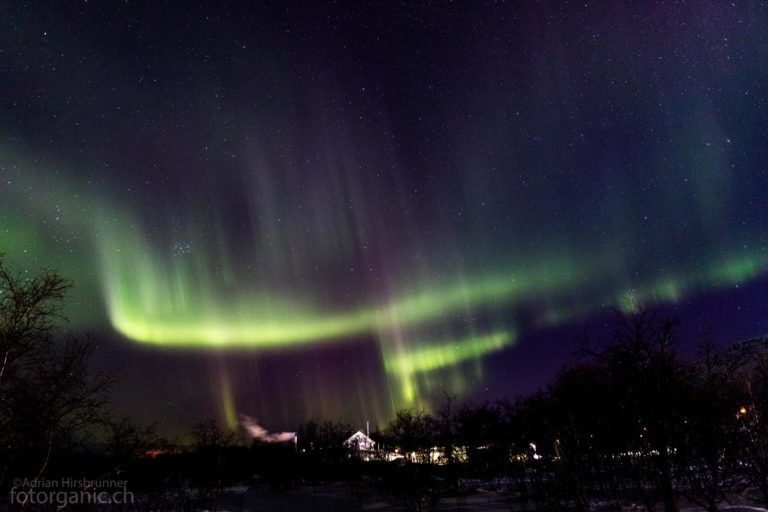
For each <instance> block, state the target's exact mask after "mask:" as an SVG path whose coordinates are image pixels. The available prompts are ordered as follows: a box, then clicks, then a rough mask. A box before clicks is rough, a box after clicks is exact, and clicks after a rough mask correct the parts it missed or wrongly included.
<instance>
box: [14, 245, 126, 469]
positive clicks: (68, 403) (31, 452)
mask: <svg viewBox="0 0 768 512" xmlns="http://www.w3.org/2000/svg"><path fill="white" fill-rule="evenodd" d="M69 287H70V284H69V283H68V282H67V281H66V280H64V279H63V278H62V277H61V276H59V275H58V274H56V273H54V272H51V271H43V272H41V273H40V274H38V275H35V276H32V277H27V276H24V277H18V276H16V275H14V273H13V272H12V271H11V269H10V268H9V267H8V266H6V265H5V264H4V263H3V261H2V260H1V259H0V439H2V440H3V442H2V444H0V465H2V466H0V484H2V482H3V480H4V479H5V478H7V477H8V471H9V470H10V469H11V468H13V469H14V471H17V472H18V473H17V474H14V475H13V476H14V477H17V476H19V475H20V474H31V475H32V476H40V475H42V474H43V473H44V471H45V470H46V468H47V466H48V463H49V461H50V459H51V456H52V455H53V454H54V451H55V449H56V447H57V446H60V445H61V444H62V443H64V442H66V441H67V440H68V439H70V438H71V437H72V436H73V435H75V434H76V433H78V432H80V431H82V430H83V429H85V428H86V427H88V426H90V425H92V424H94V423H95V422H97V420H99V419H100V413H101V411H102V406H103V405H104V404H105V402H106V401H107V399H108V392H109V390H110V388H111V385H112V384H113V378H112V377H109V376H106V375H104V374H101V373H94V372H93V371H91V369H90V368H89V366H88V363H89V360H90V357H91V354H92V352H93V350H94V342H93V340H92V339H90V338H80V337H75V336H72V335H69V336H62V335H57V332H56V329H55V327H56V325H57V322H64V321H65V320H66V319H65V318H64V317H63V316H62V307H63V302H64V298H65V295H66V292H67V290H68V289H69Z"/></svg>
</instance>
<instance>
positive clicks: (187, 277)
mask: <svg viewBox="0 0 768 512" xmlns="http://www.w3.org/2000/svg"><path fill="white" fill-rule="evenodd" d="M134 4H135V5H130V3H127V4H126V3H118V2H85V3H75V2H71V3H61V2H50V3H47V2H34V3H30V4H23V3H21V2H3V3H2V5H0V251H2V252H5V253H6V260H7V261H8V262H10V263H12V265H13V268H14V270H15V271H16V272H19V273H24V272H29V273H34V272H36V271H38V270H39V269H41V268H43V267H51V268H54V269H56V270H57V271H59V272H60V273H62V274H63V275H65V276H67V277H69V278H70V279H71V280H72V281H73V282H74V285H75V289H74V290H73V291H72V293H71V294H70V300H69V302H68V304H67V313H68V316H69V318H70V322H69V324H67V326H66V328H67V329H68V330H73V331H76V332H91V333H94V334H96V335H97V336H98V338H99V339H100V340H101V342H100V348H99V351H98V353H97V361H96V363H97V364H98V365H102V366H104V367H109V368H115V367H120V368H122V372H123V374H124V375H125V378H124V380H123V381H122V382H121V383H120V384H119V385H118V387H117V388H116V390H115V403H114V407H115V414H127V415H131V416H133V417H134V418H136V419H138V420H140V421H152V420H155V421H160V422H161V426H162V428H164V429H166V430H168V431H183V430H185V429H188V428H189V427H190V426H191V425H192V423H193V422H194V421H198V420H201V419H207V418H217V419H219V420H220V421H222V422H225V423H227V424H229V425H235V424H236V422H237V418H238V415H240V414H247V415H249V416H251V417H255V418H258V419H259V420H260V421H261V422H262V423H263V424H265V425H266V426H267V427H268V428H273V429H285V428H293V427H295V426H296V424H297V423H298V422H299V421H301V420H306V419H308V418H309V417H310V416H316V417H320V418H329V419H337V418H340V419H343V420H344V421H347V422H350V423H352V424H353V425H356V426H357V425H364V424H365V421H366V420H370V421H371V423H372V424H373V425H384V424H385V423H386V422H387V421H388V420H389V419H391V418H392V416H393V414H394V411H395V410H397V409H400V408H403V407H427V408H429V407H431V406H434V405H435V404H436V403H438V402H439V401H440V396H441V394H442V393H443V391H445V392H447V393H450V394H457V395H459V396H460V398H462V399H474V400H493V399H496V398H499V397H502V396H509V395H515V394H518V393H528V392H530V391H533V390H535V389H537V388H538V387H540V386H541V385H544V384H545V383H546V382H548V381H549V380H550V379H551V378H552V376H553V375H554V374H555V372H556V370H557V368H558V367H559V366H560V365H561V364H563V363H564V362H566V361H568V360H569V358H570V357H571V354H572V352H573V349H574V343H573V340H574V338H575V337H576V336H577V335H579V334H580V333H582V332H584V331H590V332H600V331H601V330H602V331H605V330H606V328H605V324H606V323H610V316H611V314H610V313H607V311H609V310H610V309H612V308H613V309H619V310H621V309H624V310H626V309H628V308H632V307H634V306H635V305H648V306H651V307H656V308H659V309H660V310H661V311H662V312H663V313H664V314H674V315H679V316H680V317H681V318H682V319H683V320H682V325H681V331H682V342H683V345H684V347H688V348H691V349H692V347H693V346H694V344H695V341H696V340H697V339H700V338H701V337H702V336H711V337H714V338H715V339H716V340H717V342H718V343H721V344H725V343H729V342H733V341H737V340H739V339H743V338H746V337H751V336H757V335H762V334H764V333H765V332H766V331H768V207H767V206H766V205H767V204H768V201H767V199H768V144H766V141H768V6H766V4H765V3H762V2H743V3H742V2H739V3H735V4H731V3H728V2H721V1H714V2H703V1H702V2H692V3H690V4H688V3H685V2H674V3H673V2H667V3H660V2H659V3H656V2H650V3H647V2H637V3H635V4H626V5H624V4H618V3H607V2H605V3H595V4H593V3H587V2H548V3H543V2H518V3H504V2H481V1H478V2H455V3H448V2H445V3H444V2H428V3H427V2H377V3H374V4H373V5H364V4H365V2H348V3H347V2H333V3H328V4H325V5H314V6H309V4H307V5H304V6H301V7H300V6H299V4H298V3H292V2H287V3H284V2H275V3H271V4H268V3H261V2H258V3H257V2H248V3H246V2H243V3H242V5H237V6H235V5H232V4H227V3H220V2H210V3H209V5H199V4H197V5H193V4H192V3H191V2H178V3H174V2H171V3H166V2H146V3H144V4H145V5H139V4H140V3H139V2H136V3H134ZM246 4H247V5H246ZM286 5H293V7H290V6H288V7H286Z"/></svg>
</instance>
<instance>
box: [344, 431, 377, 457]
mask: <svg viewBox="0 0 768 512" xmlns="http://www.w3.org/2000/svg"><path fill="white" fill-rule="evenodd" d="M344 447H345V448H351V449H353V450H360V451H366V452H367V451H371V450H375V449H376V441H374V440H373V439H371V438H370V437H368V436H367V435H365V434H363V432H362V431H361V430H358V431H357V432H355V433H354V434H352V435H351V436H350V438H349V439H347V440H346V441H344Z"/></svg>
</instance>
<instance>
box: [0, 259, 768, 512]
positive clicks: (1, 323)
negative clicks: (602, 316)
mask: <svg viewBox="0 0 768 512" xmlns="http://www.w3.org/2000/svg"><path fill="white" fill-rule="evenodd" d="M66 288H67V283H66V282H65V281H63V280H62V279H61V278H60V277H59V276H57V275H55V274H51V273H44V274H42V275H40V276H37V277H36V278H34V279H24V280H21V279H18V278H16V277H14V275H12V273H10V272H9V271H8V270H7V268H6V267H4V266H2V265H1V264H0V492H1V493H2V501H0V510H54V509H57V508H59V509H61V508H67V509H71V510H94V509H104V510H106V509H109V510H142V511H143V510H268V509H283V510H288V509H294V510H331V509H336V510H356V509H364V508H365V509H378V510H397V509H402V510H427V509H442V510H447V509H451V510H457V509H458V510H472V509H473V508H476V507H475V504H476V503H478V502H477V497H478V496H481V495H483V494H487V495H490V494H493V496H494V497H495V498H494V500H486V501H484V502H483V503H484V505H483V506H482V507H479V508H482V509H485V510H497V509H507V510H553V511H555V510H577V511H587V510H648V511H651V510H664V511H666V512H671V511H675V510H679V509H680V508H681V507H691V508H698V509H701V510H708V511H714V510H720V509H722V507H724V506H727V505H728V504H734V503H737V504H740V505H750V504H751V505H753V506H755V507H758V506H761V507H765V506H767V505H768V343H767V342H766V340H765V339H756V340H751V341H746V342H743V343H740V344H737V345H732V346H730V347H727V348H726V349H720V350H716V349H715V348H714V345H713V344H710V343H706V342H705V343H702V344H701V346H700V348H699V351H698V353H697V354H695V355H694V356H684V355H683V354H681V352H680V351H679V350H678V348H677V346H676V338H675V336H676V333H675V329H676V324H675V322H674V321H672V320H669V319H666V318H658V317H656V316H654V314H653V313H652V312H649V311H644V310H639V311H636V312H634V313H631V314H627V315H617V321H616V322H615V324H614V325H613V326H612V327H611V328H610V330H609V331H608V332H606V333H605V334H604V336H603V337H602V338H600V339H583V340H580V341H579V343H578V352H579V354H580V357H579V358H578V359H577V362H576V363H574V364H573V365H572V366H569V367H567V368H564V369H562V371H561V372H560V373H559V375H558V377H557V378H556V379H555V381H554V382H553V383H552V384H551V385H550V386H549V387H547V388H546V389H544V390H542V391H541V392H539V393H537V394H534V395H532V396H527V397H519V398H515V399H510V400H504V401H500V402H496V403H480V404H477V403H466V402H461V401H460V400H458V399H456V397H451V396H448V395H446V396H445V397H444V400H443V403H442V405H441V406H440V407H439V408H438V409H437V410H436V411H435V412H433V413H431V414H428V413H426V412H425V411H417V410H403V411H400V412H399V413H398V414H397V416H396V418H395V419H394V420H393V421H392V422H391V424H390V425H389V426H388V427H387V428H386V429H384V430H383V431H381V432H376V433H373V434H371V437H372V438H373V439H374V440H375V441H376V443H377V445H376V449H374V450H358V449H355V447H350V446H345V444H344V442H345V440H346V439H348V437H349V436H350V435H351V434H352V433H353V431H352V429H351V428H349V426H347V425H344V424H341V423H333V422H328V421H319V420H313V421H310V422H308V423H306V424H305V425H302V426H301V427H300V428H299V429H298V437H297V439H296V441H295V442H288V443H264V442H259V441H255V440H251V439H246V438H245V437H244V436H243V433H241V432H228V431H225V430H224V429H222V428H220V427H219V426H218V425H217V424H216V423H215V422H207V423H201V424H198V425H196V426H195V427H194V428H193V431H192V433H191V435H190V437H189V439H190V440H191V441H189V442H186V443H178V442H170V441H167V440H163V439H161V438H160V437H159V436H157V435H156V433H155V432H154V430H153V428H152V427H139V426H137V425H135V424H133V423H132V422H131V421H130V419H127V418H126V419H121V420H117V421H115V420H114V419H109V418H110V415H108V414H107V410H108V409H107V406H108V395H109V391H110V387H111V385H112V379H111V378H110V377H108V376H104V375H98V374H94V373H93V372H90V371H89V369H88V359H89V355H90V354H91V352H92V350H93V344H92V341H91V340H88V339H79V338H72V337H69V338H67V337H65V336H60V335H58V334H57V333H56V332H55V329H54V325H55V322H56V320H57V316H58V314H59V311H60V307H61V304H62V300H63V298H64V294H65V291H66ZM82 477H84V478H86V479H88V480H90V481H92V482H93V481H95V482H100V481H115V480H117V481H124V482H125V487H126V488H127V490H128V491H130V500H129V501H128V502H126V503H115V502H113V503H111V504H101V505H94V504H92V503H86V504H83V501H80V502H76V501H75V500H70V501H68V502H67V504H66V507H61V506H60V504H56V503H51V502H49V503H47V504H44V505H39V504H37V505H36V504H30V503H28V502H27V503H20V502H19V500H18V494H16V495H15V496H16V498H14V494H13V493H14V490H15V491H18V490H19V488H20V487H22V488H23V487H25V486H26V487H29V486H31V485H34V484H33V483H30V482H34V481H35V479H38V480H40V479H48V481H54V482H58V485H59V486H61V485H62V482H64V480H65V479H66V478H82ZM24 479H27V480H24ZM99 485H101V484H98V483H95V484H94V483H88V482H81V483H77V484H73V486H70V487H69V488H68V489H67V490H68V491H73V490H87V489H89V488H91V487H94V486H99ZM306 489H310V492H311V493H314V494H312V496H314V497H312V498H311V499H309V501H302V499H303V498H301V496H302V495H301V494H300V493H299V494H297V490H303V491H302V492H306ZM323 492H325V495H324V494H323ZM281 496H282V498H281ZM281 500H282V501H281ZM290 500H294V501H290ZM323 500H326V501H323ZM289 501H290V503H292V505H290V506H289V505H287V503H289ZM291 507H293V508H291Z"/></svg>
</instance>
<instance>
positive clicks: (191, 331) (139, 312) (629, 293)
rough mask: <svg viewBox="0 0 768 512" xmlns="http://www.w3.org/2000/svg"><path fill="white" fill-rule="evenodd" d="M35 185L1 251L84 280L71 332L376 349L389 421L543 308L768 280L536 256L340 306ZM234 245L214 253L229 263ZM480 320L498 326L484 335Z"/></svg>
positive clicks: (14, 186) (754, 265)
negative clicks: (104, 320) (178, 246)
mask: <svg viewBox="0 0 768 512" xmlns="http://www.w3.org/2000/svg"><path fill="white" fill-rule="evenodd" d="M6 161H7V162H12V163H6V164H5V165H10V166H14V168H15V169H21V168H24V167H27V168H31V167H34V168H46V165H51V164H41V163H39V162H29V161H25V160H24V159H23V158H20V157H18V156H10V157H9V156H8V154H6ZM30 175H34V173H28V172H17V173H16V174H15V176H16V179H15V180H12V181H9V182H8V183H5V184H3V189H2V190H0V192H2V194H3V197H4V199H6V200H4V201H3V203H2V204H1V205H0V216H2V218H4V219H10V221H8V222H6V223H5V224H4V225H3V226H2V229H0V249H2V250H3V251H6V252H8V253H9V258H10V259H11V261H12V262H14V261H15V262H16V263H17V264H21V262H24V265H25V266H27V267H29V266H30V265H29V262H30V261H33V262H37V263H39V264H40V265H42V266H50V267H53V268H56V269H57V270H59V271H60V272H61V273H63V274H65V275H72V276H75V278H76V281H77V283H76V284H77V285H78V289H77V294H76V300H74V301H73V302H74V304H73V305H72V307H71V309H70V310H69V315H70V316H71V318H72V320H73V325H74V326H76V327H78V328H88V327H93V326H94V325H98V323H99V321H100V320H99V315H98V314H97V313H95V312H94V311H96V310H97V309H98V308H94V307H93V302H94V301H97V302H101V303H102V304H104V306H105V311H106V314H107V317H108V319H109V322H110V324H111V326H112V327H113V328H114V329H115V330H116V331H117V332H119V333H120V334H122V335H123V336H125V337H126V338H129V339H131V340H134V341H136V342H140V343H144V344H150V345H154V346H157V347H160V348H174V349H193V350H205V349H210V350H217V351H221V350H244V349H248V350H270V351H274V350H284V349H290V348H293V347H298V346H302V345H306V344H315V343H333V342H337V341H342V340H344V339H349V338H351V337H372V338H375V339H377V340H378V345H379V353H380V355H381V360H382V364H383V368H384V370H385V372H386V375H387V376H388V377H389V378H390V379H391V382H390V383H389V384H390V390H391V399H390V405H391V409H392V410H395V409H397V408H399V407H403V406H413V405H423V406H428V405H429V403H428V401H426V400H425V399H424V398H423V396H424V395H425V394H426V393H428V392H429V391H433V390H435V389H437V388H439V387H441V386H443V385H444V384H445V382H446V379H447V380H448V381H449V383H451V384H452V385H451V386H450V389H452V390H454V391H457V392H460V391H464V390H466V389H468V388H469V386H471V382H470V381H469V380H467V375H468V374H470V373H471V374H473V375H474V376H475V379H474V380H473V382H476V380H477V379H479V378H480V377H481V376H482V365H481V360H482V359H483V358H484V357H485V356H486V355H488V354H490V353H493V352H497V351H501V350H504V349H507V348H508V347H510V346H512V345H513V343H514V340H515V338H516V334H515V333H516V331H517V328H516V326H515V325H514V324H515V320H514V311H515V310H516V308H519V307H523V306H526V305H529V304H535V305H537V306H538V307H537V311H538V312H539V313H538V314H539V317H538V324H539V325H542V326H545V325H554V324H559V323H564V322H568V321H572V320H574V319H576V318H579V317H583V316H585V315H587V314H589V313H591V312H594V311H597V310H599V309H602V308H606V307H620V308H626V307H632V305H635V304H637V303H660V302H674V301H677V300H679V299H680V298H682V297H684V296H685V295H686V294H689V293H692V292H695V291H697V290H704V289H708V288H713V287H724V286H730V285H736V284H739V283H744V282H747V281H749V280H751V279H754V278H755V277H757V276H759V275H761V274H763V273H764V272H765V271H766V269H768V256H766V254H765V253H764V252H762V251H759V250H757V251H754V252H750V251H746V250H745V251H742V252H740V253H739V254H736V255H726V256H724V257H721V258H719V259H718V258H710V259H708V260H707V261H702V262H700V263H701V264H700V265H697V266H696V267H695V268H696V270H690V271H687V272H683V271H679V272H676V273H675V274H674V275H664V276H658V275H657V276H648V277H646V278H644V279H642V280H641V281H639V282H634V283H632V284H631V285H629V286H628V285H627V284H626V283H627V281H628V279H627V278H626V271H625V266H624V264H623V260H622V259H621V258H617V257H614V256H613V255H611V254H607V255H604V256H600V257H598V256H595V255H591V254H583V255H581V257H576V256H573V255H572V254H564V255H563V256H560V257H552V256H550V255H548V254H541V255H536V256H537V257H536V258H535V259H531V260H528V261H527V262H521V261H517V262H514V263H510V264H509V265H508V266H506V267H504V266H499V267H496V268H493V269H489V270H485V271H477V272H475V273H473V274H465V273H463V272H460V271H457V272H453V271H451V270H450V268H449V269H447V270H445V271H441V272H440V274H439V276H438V277H434V276H432V275H430V274H429V273H419V272H416V273H415V274H414V275H413V276H410V277H409V278H405V276H400V277H398V278H395V279H394V281H395V282H397V283H407V286H405V287H400V288H394V289H389V290H388V291H387V293H384V294H380V295H379V296H377V297H374V298H371V296H369V295H367V294H366V293H365V291H362V292H361V294H360V296H357V297H353V298H352V299H351V300H350V301H348V302H349V303H347V304H343V303H342V304H339V303H334V302H333V301H324V300H323V298H322V297H321V296H318V295H316V294H313V293H312V288H311V287H306V288H300V287H298V288H297V287H295V286H292V287H288V288H287V290H288V291H284V290H278V289H276V287H274V286H270V285H263V286H262V285H261V283H260V282H259V281H258V276H256V277H253V276H250V277H248V276H244V275H243V273H242V272H240V271H239V269H238V268H236V267H237V266H236V265H234V264H229V265H224V266H223V267H225V268H223V269H220V270H217V271H214V270H212V269H214V268H216V267H217V265H215V264H214V258H213V257H212V256H211V255H210V254H209V253H208V252H207V251H200V253H198V254H188V253H187V252H185V251H183V250H182V251H181V252H179V251H176V252H173V251H171V252H169V251H167V250H163V249H160V248H159V247H158V242H157V240H153V238H152V236H150V234H149V233H148V232H147V230H146V228H145V227H143V223H142V221H141V220H140V219H139V218H138V217H136V216H134V214H133V212H132V211H131V210H130V209H129V208H127V207H126V205H121V204H120V202H119V201H115V200H112V201H105V200H104V197H110V196H111V194H109V193H105V192H103V191H101V192H99V191H96V190H95V188H94V187H91V189H90V190H89V187H86V186H83V185H82V184H75V183H69V182H66V181H65V180H61V179H58V180H57V179H56V178H54V177H55V176H56V173H52V172H46V173H45V176H46V181H45V184H44V185H43V184H41V183H40V182H35V181H33V180H32V179H31V178H29V176H30ZM225 245H226V244H225V243H222V244H220V246H219V251H218V253H219V254H225V253H226V252H227V249H226V247H224V246H225ZM63 248H66V249H65V250H64V249H63ZM94 255H95V257H94ZM221 259H222V258H220V257H219V260H221ZM84 267H87V268H88V269H89V270H88V271H85V272H84V271H83V270H82V269H83V268H84ZM219 267H221V265H219ZM245 274H247V273H245ZM233 283H234V284H233ZM586 297H591V299H586ZM628 305H629V306H628ZM479 312H484V313H486V314H487V315H489V316H490V318H491V320H490V321H488V322H484V323H483V322H481V323H480V324H476V322H474V320H473V318H475V316H476V315H477V314H478V313H479ZM457 326H458V327H457ZM425 340H429V341H425ZM449 370H454V371H453V372H452V373H449V374H446V373H445V372H446V371H449ZM222 374H223V377H222V380H221V383H220V388H221V396H222V404H223V405H222V407H223V416H224V417H225V419H226V422H227V423H228V424H232V423H233V422H235V421H236V407H235V405H234V404H235V401H234V398H233V392H232V389H231V386H230V383H229V381H228V380H227V377H226V370H223V371H222Z"/></svg>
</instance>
